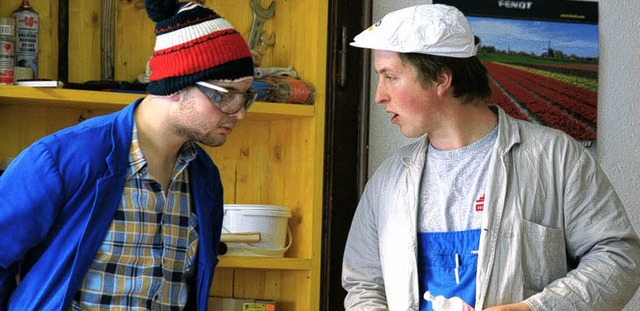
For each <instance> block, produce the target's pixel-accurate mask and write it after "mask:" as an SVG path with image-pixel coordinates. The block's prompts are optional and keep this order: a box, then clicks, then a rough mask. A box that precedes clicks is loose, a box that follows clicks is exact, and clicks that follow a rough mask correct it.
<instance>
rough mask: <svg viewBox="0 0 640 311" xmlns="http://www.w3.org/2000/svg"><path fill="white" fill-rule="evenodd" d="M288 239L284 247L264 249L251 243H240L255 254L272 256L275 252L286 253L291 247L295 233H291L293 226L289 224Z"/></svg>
mask: <svg viewBox="0 0 640 311" xmlns="http://www.w3.org/2000/svg"><path fill="white" fill-rule="evenodd" d="M287 240H288V243H287V245H286V246H285V247H284V248H276V249H264V248H260V247H255V246H253V245H249V244H247V243H238V245H239V246H240V247H242V248H244V249H246V250H249V251H251V252H253V253H255V254H258V255H263V256H270V257H271V256H273V255H274V254H279V253H281V252H282V253H284V252H286V251H287V250H288V249H289V247H291V243H292V242H293V235H292V234H291V228H289V226H287Z"/></svg>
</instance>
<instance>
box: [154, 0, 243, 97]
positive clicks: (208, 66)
mask: <svg viewBox="0 0 640 311" xmlns="http://www.w3.org/2000/svg"><path fill="white" fill-rule="evenodd" d="M144 4H145V8H146V11H147V15H148V16H149V18H150V19H151V20H152V21H154V22H156V29H155V34H156V45H155V48H154V51H153V56H152V57H151V59H150V60H149V67H150V69H151V75H150V76H149V80H150V83H149V85H148V86H147V92H149V94H154V95H169V94H173V93H175V92H177V91H179V90H181V89H183V88H185V87H188V86H191V85H194V84H195V83H196V82H198V81H208V80H225V81H235V80H238V79H242V78H245V77H252V76H253V60H252V58H251V51H250V50H249V46H248V45H247V42H246V41H245V40H244V38H243V37H242V35H240V33H238V32H237V31H236V30H235V29H234V28H233V26H232V25H231V24H230V23H229V22H228V21H227V20H225V19H224V18H222V17H220V15H218V14H217V13H216V12H214V11H213V10H211V9H209V8H207V7H205V6H203V5H201V4H199V3H196V2H180V3H179V2H178V1H177V0H173V1H170V0H156V1H153V0H145V2H144Z"/></svg>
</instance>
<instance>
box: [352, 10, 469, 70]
mask: <svg viewBox="0 0 640 311" xmlns="http://www.w3.org/2000/svg"><path fill="white" fill-rule="evenodd" d="M353 40H354V41H353V42H351V45H352V46H355V47H360V48H368V49H374V50H385V51H394V52H398V53H421V54H430V55H437V56H447V57H456V58H467V57H471V56H474V55H476V52H477V47H476V45H475V41H474V40H475V35H474V34H473V31H471V27H470V26H469V22H468V21H467V19H466V17H464V15H463V14H462V12H460V11H459V10H458V9H457V8H455V7H453V6H449V5H444V4H424V5H416V6H412V7H408V8H404V9H400V10H397V11H394V12H391V13H389V14H387V15H385V16H384V17H382V18H381V19H380V20H379V21H378V22H376V23H375V24H374V25H372V26H371V27H369V28H367V29H366V30H364V31H363V32H361V33H360V34H359V35H357V36H356V37H355V38H354V39H353Z"/></svg>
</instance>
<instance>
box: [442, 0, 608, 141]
mask: <svg viewBox="0 0 640 311" xmlns="http://www.w3.org/2000/svg"><path fill="white" fill-rule="evenodd" d="M433 3H444V4H450V5H454V6H456V7H458V9H460V11H462V12H463V13H464V14H465V15H466V16H467V18H468V20H469V23H470V25H471V28H472V30H473V31H474V33H475V34H476V35H477V36H478V37H480V39H481V40H482V41H481V44H480V46H479V49H478V57H479V58H480V59H481V60H482V61H483V63H484V64H485V66H486V67H487V69H488V71H489V75H490V83H491V88H492V90H493V103H494V104H496V105H499V106H501V107H502V108H503V109H504V110H505V111H507V113H509V114H510V115H512V116H514V117H516V118H519V119H523V120H528V121H531V122H534V123H540V124H544V125H547V126H550V127H553V128H557V129H560V130H562V131H564V132H566V133H567V134H569V135H571V136H572V137H573V138H575V139H576V140H578V141H581V142H582V143H583V145H585V147H588V148H590V149H591V148H592V149H595V140H596V129H597V110H598V109H597V99H598V94H597V92H598V56H599V55H598V50H599V49H598V46H599V44H598V43H599V41H598V25H597V21H598V3H597V2H586V1H559V0H547V1H540V0H538V1H504V0H481V1H478V0H476V1H465V0H434V1H433Z"/></svg>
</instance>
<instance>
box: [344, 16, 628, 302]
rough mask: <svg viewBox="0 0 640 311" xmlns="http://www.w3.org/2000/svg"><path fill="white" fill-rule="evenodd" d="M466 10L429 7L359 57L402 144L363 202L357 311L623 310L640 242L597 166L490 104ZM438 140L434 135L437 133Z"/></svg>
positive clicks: (391, 27)
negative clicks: (444, 301) (457, 302)
mask: <svg viewBox="0 0 640 311" xmlns="http://www.w3.org/2000/svg"><path fill="white" fill-rule="evenodd" d="M477 43H478V39H477V38H476V37H475V36H474V34H473V32H472V31H471V28H470V27H469V24H468V22H467V20H466V18H465V17H464V15H462V13H461V12H460V11H458V10H457V9H456V8H454V7H451V6H446V5H439V4H436V5H418V6H413V7H409V8H405V9H401V10H398V11H395V12H392V13H389V14H388V15H386V16H384V17H383V18H382V19H381V20H379V21H378V22H377V23H376V24H374V25H373V26H371V27H369V28H368V29H366V30H365V31H363V32H362V33H361V34H359V35H358V36H356V37H355V39H354V42H353V43H351V45H353V46H356V47H361V48H368V49H372V50H373V57H374V65H375V70H376V72H377V73H378V86H377V92H376V98H375V100H376V102H378V103H380V104H382V105H383V106H384V107H385V111H386V112H388V113H390V114H392V117H391V122H392V123H393V124H397V125H398V126H399V127H400V131H401V132H402V134H403V135H405V136H407V137H411V138H418V137H422V136H424V137H423V139H420V140H419V141H417V142H415V143H413V144H410V145H407V146H405V147H403V148H401V149H400V150H398V151H397V152H395V153H394V154H393V155H392V156H391V157H389V158H388V159H386V161H384V162H383V163H382V164H381V165H380V167H379V168H378V169H377V171H376V172H375V174H374V175H373V176H372V177H371V179H370V181H369V183H368V184H367V187H366V189H365V191H364V193H363V195H362V198H361V200H360V203H359V205H358V208H357V211H356V214H355V216H354V219H353V223H352V225H351V230H350V233H349V238H348V240H347V244H346V248H345V253H344V260H343V272H342V273H343V277H342V283H343V286H344V288H345V289H346V290H347V291H348V294H347V297H346V299H345V307H346V309H347V310H402V311H405V310H421V311H422V310H433V308H434V306H433V305H432V303H431V302H428V301H426V300H424V299H422V297H423V294H424V293H425V292H426V291H429V292H430V293H431V294H433V295H434V296H437V295H442V296H445V297H447V298H452V297H459V298H462V300H464V301H465V302H466V303H467V304H469V305H470V306H472V307H474V308H475V309H476V310H494V311H495V310H620V309H622V308H624V306H625V304H626V303H627V302H628V301H629V300H630V299H631V297H632V296H633V294H634V293H635V292H636V289H637V288H638V286H639V283H640V269H638V268H637V267H638V261H639V258H640V242H639V239H638V236H637V234H636V233H635V232H634V230H633V227H632V225H631V223H630V221H629V219H628V217H627V214H626V211H625V209H624V207H623V205H622V203H621V201H620V199H619V198H618V196H617V194H616V193H615V190H614V189H613V187H612V186H611V183H610V182H609V180H608V178H607V177H606V176H605V174H604V172H603V171H602V169H601V168H600V166H599V164H598V163H597V161H596V159H595V158H594V157H593V155H592V154H591V153H590V152H589V151H588V150H586V149H585V148H584V147H583V146H582V145H581V144H580V143H578V142H576V141H575V140H573V139H572V138H571V137H570V136H568V135H566V134H565V133H563V132H560V131H558V130H554V129H551V128H547V127H544V126H540V125H536V124H532V123H529V122H525V121H522V120H517V119H514V118H512V117H510V116H508V115H507V114H506V113H505V112H504V110H502V109H501V108H500V107H497V106H493V105H491V104H490V102H489V101H490V99H491V89H490V87H489V80H488V75H487V71H486V69H485V67H484V66H483V65H482V63H481V61H480V60H479V59H478V57H477V56H476V44H477ZM425 134H426V135H425ZM447 310H448V309H447Z"/></svg>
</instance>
